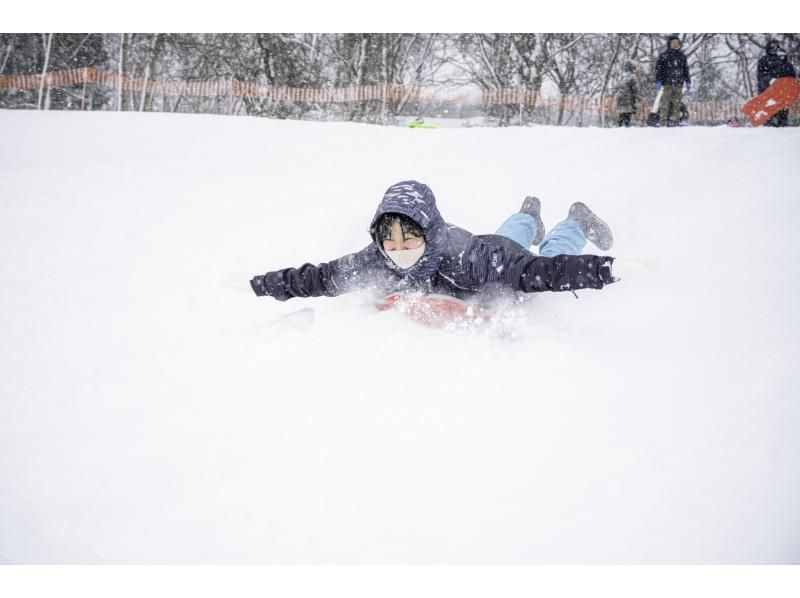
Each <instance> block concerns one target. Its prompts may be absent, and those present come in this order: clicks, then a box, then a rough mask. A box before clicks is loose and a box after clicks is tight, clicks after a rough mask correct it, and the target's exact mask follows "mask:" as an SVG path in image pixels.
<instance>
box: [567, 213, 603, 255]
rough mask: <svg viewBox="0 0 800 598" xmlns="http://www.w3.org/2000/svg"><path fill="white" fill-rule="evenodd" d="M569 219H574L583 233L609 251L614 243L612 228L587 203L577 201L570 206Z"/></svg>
mask: <svg viewBox="0 0 800 598" xmlns="http://www.w3.org/2000/svg"><path fill="white" fill-rule="evenodd" d="M567 219H568V220H574V221H575V222H577V223H578V226H580V227H581V231H583V235H584V236H585V237H586V238H587V239H588V240H589V241H591V242H592V243H594V244H595V245H596V246H597V247H598V249H602V250H603V251H608V250H609V249H611V246H612V245H613V244H614V237H613V236H612V235H611V228H610V227H609V226H608V225H607V224H606V223H605V222H603V221H602V220H600V219H599V218H598V217H597V216H596V215H595V213H594V212H592V211H591V210H590V209H589V207H588V206H587V205H586V204H585V203H581V202H579V201H576V202H575V203H574V204H572V205H571V206H570V208H569V216H567Z"/></svg>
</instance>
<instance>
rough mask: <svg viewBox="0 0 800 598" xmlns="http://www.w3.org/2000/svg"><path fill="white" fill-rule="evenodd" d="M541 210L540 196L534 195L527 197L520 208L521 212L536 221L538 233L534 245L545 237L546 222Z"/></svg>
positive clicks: (534, 237) (534, 238)
mask: <svg viewBox="0 0 800 598" xmlns="http://www.w3.org/2000/svg"><path fill="white" fill-rule="evenodd" d="M541 210H542V202H540V201H539V198H538V197H533V196H532V195H529V196H528V197H526V198H525V201H523V202H522V207H521V208H520V209H519V211H520V213H521V214H527V215H528V216H531V217H532V218H533V219H534V220H535V221H536V234H535V235H534V236H533V243H532V245H538V244H539V243H541V242H542V239H544V223H543V222H542V217H541V215H540V212H541Z"/></svg>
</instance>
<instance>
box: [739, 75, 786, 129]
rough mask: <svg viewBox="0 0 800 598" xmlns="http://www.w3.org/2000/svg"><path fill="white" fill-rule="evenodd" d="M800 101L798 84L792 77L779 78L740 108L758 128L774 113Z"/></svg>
mask: <svg viewBox="0 0 800 598" xmlns="http://www.w3.org/2000/svg"><path fill="white" fill-rule="evenodd" d="M798 99H800V83H798V81H797V79H795V78H794V77H781V78H780V79H777V80H776V81H775V83H773V84H772V85H770V86H769V87H767V89H766V90H765V91H764V92H763V93H760V94H759V95H757V96H756V97H754V98H753V99H752V100H748V101H747V103H745V105H744V106H742V112H744V113H745V114H746V115H747V118H749V119H750V122H751V123H752V125H753V126H754V127H760V126H761V125H763V124H764V123H765V122H767V121H768V120H769V119H770V118H772V117H773V116H775V113H776V112H779V111H781V110H783V109H784V108H789V107H791V106H793V105H794V103H795V102H797V100H798Z"/></svg>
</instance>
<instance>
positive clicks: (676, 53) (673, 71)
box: [656, 35, 692, 127]
mask: <svg viewBox="0 0 800 598" xmlns="http://www.w3.org/2000/svg"><path fill="white" fill-rule="evenodd" d="M680 47H681V40H680V38H679V37H678V36H677V35H671V36H670V37H669V38H668V39H667V49H666V50H665V51H664V52H662V53H661V55H660V56H659V57H658V60H657V61H656V92H658V91H659V90H660V89H661V88H662V86H663V88H664V93H663V94H662V97H661V105H660V107H659V121H660V123H661V125H662V126H668V127H676V126H678V123H679V115H680V112H681V102H682V101H683V85H684V83H685V84H686V93H689V92H690V91H691V90H692V79H691V77H690V76H689V65H688V63H687V62H686V55H685V54H684V53H683V51H681V49H680ZM670 115H672V116H673V118H672V119H670Z"/></svg>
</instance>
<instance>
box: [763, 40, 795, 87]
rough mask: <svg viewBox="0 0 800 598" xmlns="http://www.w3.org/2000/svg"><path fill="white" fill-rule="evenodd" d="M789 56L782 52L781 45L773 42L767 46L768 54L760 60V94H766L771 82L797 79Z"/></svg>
mask: <svg viewBox="0 0 800 598" xmlns="http://www.w3.org/2000/svg"><path fill="white" fill-rule="evenodd" d="M796 76H797V72H796V71H795V70H794V67H793V66H792V63H791V62H789V58H788V56H786V54H784V53H782V52H781V47H780V45H779V44H778V43H777V42H775V41H771V42H769V43H768V44H767V53H766V54H764V56H762V57H761V58H760V59H759V60H758V93H764V92H765V91H766V89H767V87H769V83H770V81H772V80H773V79H779V78H780V77H796Z"/></svg>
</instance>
